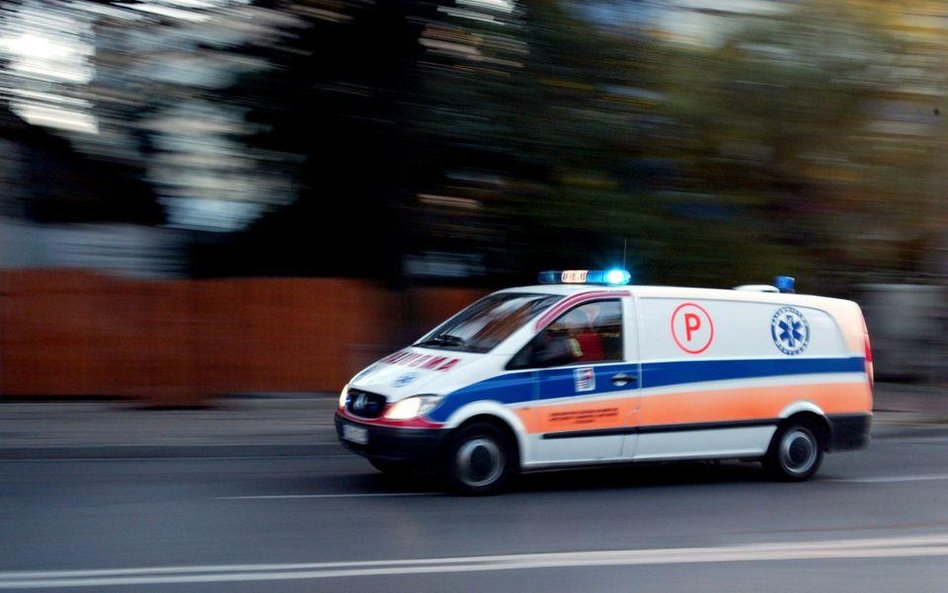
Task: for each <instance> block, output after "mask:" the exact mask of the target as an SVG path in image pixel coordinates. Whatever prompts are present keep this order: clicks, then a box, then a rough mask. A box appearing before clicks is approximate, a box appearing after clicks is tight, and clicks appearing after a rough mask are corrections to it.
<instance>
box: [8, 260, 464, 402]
mask: <svg viewBox="0 0 948 593" xmlns="http://www.w3.org/2000/svg"><path fill="white" fill-rule="evenodd" d="M482 294H483V291H478V290H466V289H437V288H431V289H415V290H411V291H407V292H405V293H394V292H391V291H387V290H385V289H384V288H381V287H379V286H377V285H375V284H373V283H370V282H367V281H359V280H342V279H309V278H307V279H263V278H253V279H234V280H231V279H228V280H176V281H143V280H127V279H120V278H114V277H110V276H104V275H99V274H93V273H89V272H80V271H61V270H54V271H47V270H44V271H5V272H0V397H23V396H27V397H48V396H55V397H63V396H77V397H88V396H107V397H131V398H142V399H144V400H147V401H150V402H152V403H155V404H162V405H193V404H196V403H200V402H201V401H202V400H204V399H206V398H209V397H213V396H215V395H221V394H228V393H239V392H309V391H337V390H339V389H340V388H341V387H342V386H343V385H344V384H345V382H346V381H347V380H348V378H349V377H350V376H352V374H353V373H355V372H356V371H358V370H359V369H361V368H362V367H363V366H365V365H366V364H368V363H369V362H371V361H372V360H374V359H376V358H378V357H380V356H382V355H383V354H385V353H387V352H389V351H390V350H391V349H393V348H396V347H398V346H401V345H403V344H405V343H406V342H407V341H409V340H411V339H413V338H416V337H418V336H419V335H421V333H423V332H424V331H426V330H427V329H430V328H431V327H433V326H434V324H436V323H437V322H438V321H440V320H442V319H443V318H444V317H446V316H447V315H449V314H450V313H452V312H454V311H456V310H458V309H460V308H461V307H463V306H464V305H466V304H468V303H470V302H471V301H473V300H474V299H476V298H477V297H479V296H481V295H482Z"/></svg>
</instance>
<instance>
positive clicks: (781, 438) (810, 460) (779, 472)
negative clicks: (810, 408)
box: [764, 420, 823, 482]
mask: <svg viewBox="0 0 948 593" xmlns="http://www.w3.org/2000/svg"><path fill="white" fill-rule="evenodd" d="M820 436H821V435H820V431H819V429H818V428H817V427H815V426H814V425H813V424H812V423H810V422H806V421H803V420H789V421H787V422H786V423H785V424H783V425H781V426H780V427H779V428H778V429H777V432H776V433H775V434H774V438H773V440H772V441H771V443H770V449H769V450H768V451H767V456H766V457H765V458H764V466H765V468H766V469H767V470H768V471H769V472H770V474H771V475H773V476H774V477H775V478H777V479H780V480H784V481H790V482H801V481H803V480H808V479H810V478H811V477H813V475H814V474H815V473H816V472H817V470H818V469H819V468H820V464H821V463H822V462H823V446H822V442H821V439H820Z"/></svg>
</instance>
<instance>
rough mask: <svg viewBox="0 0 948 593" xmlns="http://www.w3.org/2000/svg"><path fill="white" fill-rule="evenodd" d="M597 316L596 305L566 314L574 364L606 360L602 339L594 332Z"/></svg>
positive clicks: (590, 304) (584, 306) (579, 308)
mask: <svg viewBox="0 0 948 593" xmlns="http://www.w3.org/2000/svg"><path fill="white" fill-rule="evenodd" d="M598 315H599V304H598V303H589V304H586V305H583V306H581V307H578V308H576V309H573V310H572V311H570V313H568V314H567V327H568V328H569V332H570V339H571V341H572V342H571V346H572V348H573V356H574V359H575V360H576V362H597V361H600V360H605V359H606V352H605V349H604V348H603V346H602V338H601V337H600V336H599V333H598V332H597V331H596V319H597V317H598Z"/></svg>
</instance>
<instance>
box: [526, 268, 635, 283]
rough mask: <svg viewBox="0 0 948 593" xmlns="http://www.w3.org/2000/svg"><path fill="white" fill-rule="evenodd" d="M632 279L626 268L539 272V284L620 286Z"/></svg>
mask: <svg viewBox="0 0 948 593" xmlns="http://www.w3.org/2000/svg"><path fill="white" fill-rule="evenodd" d="M631 280H632V275H631V274H629V272H628V271H627V270H620V269H617V268H616V269H612V270H548V271H545V272H540V275H539V281H540V284H608V285H611V286H622V285H625V284H628V283H629V282H630V281H631Z"/></svg>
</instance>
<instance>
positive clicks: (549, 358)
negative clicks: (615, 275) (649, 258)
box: [507, 299, 623, 370]
mask: <svg viewBox="0 0 948 593" xmlns="http://www.w3.org/2000/svg"><path fill="white" fill-rule="evenodd" d="M622 343H623V340H622V305H621V302H620V301H619V300H615V299H613V300H603V301H593V302H589V303H583V304H582V305H579V306H578V307H575V308H573V309H570V310H569V311H567V312H566V313H564V314H563V315H561V316H559V317H557V318H556V319H555V320H554V321H553V322H552V323H550V324H549V325H548V326H546V327H545V328H544V329H543V330H542V331H540V333H539V334H537V335H536V337H535V338H533V339H532V340H530V342H529V343H528V344H527V345H526V346H524V347H523V349H521V350H520V352H518V353H517V354H516V355H515V356H514V357H513V358H512V359H511V360H510V362H509V363H508V364H507V368H508V369H511V370H513V369H527V368H547V367H554V366H560V365H570V364H583V363H593V362H611V361H621V360H623V352H622Z"/></svg>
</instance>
